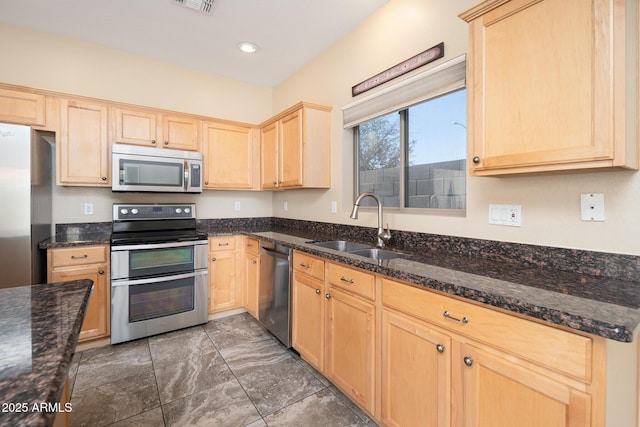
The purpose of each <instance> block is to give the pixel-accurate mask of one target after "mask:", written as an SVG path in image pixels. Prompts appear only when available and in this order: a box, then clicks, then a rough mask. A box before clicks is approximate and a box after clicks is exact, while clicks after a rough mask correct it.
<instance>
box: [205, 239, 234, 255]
mask: <svg viewBox="0 0 640 427" xmlns="http://www.w3.org/2000/svg"><path fill="white" fill-rule="evenodd" d="M235 248H236V237H235V236H218V237H209V252H215V251H232V250H235Z"/></svg>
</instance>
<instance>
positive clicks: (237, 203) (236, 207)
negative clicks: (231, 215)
mask: <svg viewBox="0 0 640 427" xmlns="http://www.w3.org/2000/svg"><path fill="white" fill-rule="evenodd" d="M233 209H235V210H237V211H239V210H240V202H239V201H236V202H235V203H234V204H233Z"/></svg>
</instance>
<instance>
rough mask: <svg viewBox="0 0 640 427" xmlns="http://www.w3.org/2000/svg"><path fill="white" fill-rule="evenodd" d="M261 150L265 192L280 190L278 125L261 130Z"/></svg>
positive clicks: (262, 181) (262, 185) (262, 184)
mask: <svg viewBox="0 0 640 427" xmlns="http://www.w3.org/2000/svg"><path fill="white" fill-rule="evenodd" d="M260 147H261V148H260V149H261V159H262V161H261V165H262V179H261V187H262V189H263V190H272V189H275V188H278V186H279V182H280V178H279V176H278V123H277V122H274V123H271V124H270V125H267V126H265V127H264V128H262V129H261V130H260Z"/></svg>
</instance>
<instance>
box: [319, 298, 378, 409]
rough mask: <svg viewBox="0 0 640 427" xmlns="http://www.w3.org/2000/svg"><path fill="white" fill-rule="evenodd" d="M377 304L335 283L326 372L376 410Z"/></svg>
mask: <svg viewBox="0 0 640 427" xmlns="http://www.w3.org/2000/svg"><path fill="white" fill-rule="evenodd" d="M375 317H376V316H375V307H374V305H373V304H371V303H369V302H366V301H365V300H362V299H360V298H357V297H354V296H351V295H349V294H347V293H346V292H342V291H340V290H339V289H337V288H335V287H330V288H329V290H328V292H327V294H326V327H327V330H326V354H325V375H326V376H327V378H329V379H330V380H331V381H332V382H333V383H334V384H335V385H336V386H338V387H339V388H340V389H341V390H342V391H343V392H344V393H346V394H347V395H348V396H349V397H351V398H352V399H353V400H354V401H355V402H356V403H358V404H359V405H360V406H361V407H362V408H364V409H365V410H367V411H369V412H370V413H373V411H374V402H375V391H374V384H375V381H374V378H375V366H374V356H375V354H374V349H375V340H376V333H375Z"/></svg>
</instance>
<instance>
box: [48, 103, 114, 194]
mask: <svg viewBox="0 0 640 427" xmlns="http://www.w3.org/2000/svg"><path fill="white" fill-rule="evenodd" d="M60 118H61V123H60V138H59V139H58V144H57V145H58V147H57V149H56V158H57V170H58V172H57V175H58V179H57V183H58V184H59V185H84V186H101V187H110V186H111V179H110V176H111V174H110V173H109V164H110V153H109V142H108V139H107V134H108V129H107V107H105V106H102V105H96V104H89V103H86V102H79V101H69V100H62V101H61V105H60Z"/></svg>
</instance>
